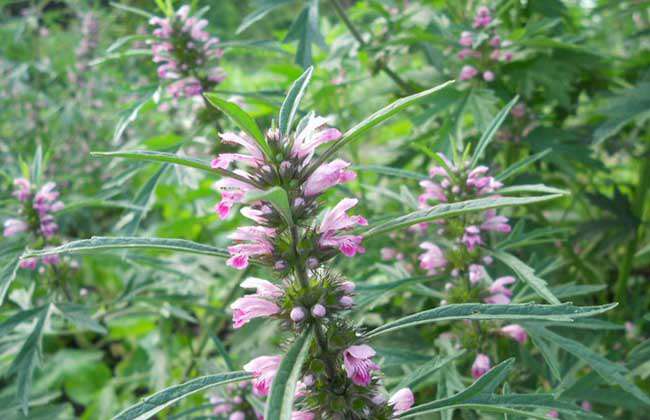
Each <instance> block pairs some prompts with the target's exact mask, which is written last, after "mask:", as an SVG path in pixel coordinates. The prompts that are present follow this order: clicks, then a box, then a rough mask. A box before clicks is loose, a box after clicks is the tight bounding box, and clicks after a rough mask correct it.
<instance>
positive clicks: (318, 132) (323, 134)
mask: <svg viewBox="0 0 650 420" xmlns="http://www.w3.org/2000/svg"><path fill="white" fill-rule="evenodd" d="M339 138H341V132H340V131H339V130H337V129H336V128H330V127H328V126H327V119H325V118H323V117H319V116H316V115H310V116H309V117H308V119H307V121H306V123H305V124H303V126H302V127H299V128H298V132H297V133H296V136H295V139H294V142H293V145H292V148H291V155H292V156H294V157H297V158H300V159H303V158H304V159H305V160H306V161H309V160H311V157H312V156H313V155H314V152H315V151H316V148H317V147H318V146H320V145H321V144H324V143H328V142H331V141H335V140H338V139H339Z"/></svg>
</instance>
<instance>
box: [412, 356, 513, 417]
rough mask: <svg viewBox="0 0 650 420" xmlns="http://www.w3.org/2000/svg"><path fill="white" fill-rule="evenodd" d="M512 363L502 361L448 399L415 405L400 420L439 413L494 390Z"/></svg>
mask: <svg viewBox="0 0 650 420" xmlns="http://www.w3.org/2000/svg"><path fill="white" fill-rule="evenodd" d="M514 361H515V359H507V360H504V361H503V362H501V363H499V364H498V365H496V366H495V367H493V368H492V369H490V370H489V371H488V372H486V373H485V374H484V375H483V376H481V377H480V378H478V379H477V380H476V381H475V382H474V383H473V384H472V385H470V386H468V387H467V388H465V389H464V390H462V391H461V392H459V393H458V394H456V395H453V396H451V397H448V398H443V399H441V400H436V401H432V402H429V403H425V404H420V405H416V406H415V407H413V408H411V409H410V410H408V411H406V412H405V413H403V414H402V415H401V416H400V418H409V417H415V416H419V415H422V414H426V413H431V412H435V411H439V410H441V409H445V408H446V407H450V406H453V405H455V404H459V403H462V402H465V401H467V400H469V399H470V398H472V397H474V396H477V395H479V394H480V393H483V392H490V391H488V390H493V389H495V388H496V387H497V386H499V384H501V383H502V382H503V381H504V380H505V379H506V376H507V375H508V373H509V372H510V370H512V367H513V364H514Z"/></svg>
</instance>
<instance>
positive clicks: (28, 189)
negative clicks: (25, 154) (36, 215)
mask: <svg viewBox="0 0 650 420" xmlns="http://www.w3.org/2000/svg"><path fill="white" fill-rule="evenodd" d="M14 185H15V186H16V187H18V188H17V189H16V190H15V191H14V192H13V195H14V197H16V198H17V199H18V200H19V201H27V200H29V197H30V196H31V195H32V184H30V182H29V181H28V180H26V179H25V178H16V179H14Z"/></svg>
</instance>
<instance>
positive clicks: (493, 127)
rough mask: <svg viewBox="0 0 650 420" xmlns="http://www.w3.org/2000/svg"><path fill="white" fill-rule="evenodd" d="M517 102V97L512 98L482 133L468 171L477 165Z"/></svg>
mask: <svg viewBox="0 0 650 420" xmlns="http://www.w3.org/2000/svg"><path fill="white" fill-rule="evenodd" d="M518 100H519V96H515V97H514V98H512V100H511V101H510V102H508V104H507V105H506V106H505V107H504V108H503V109H502V110H501V111H499V113H498V114H497V116H496V117H494V119H493V120H492V122H491V123H490V126H489V127H488V128H487V130H485V131H484V132H483V135H482V136H481V138H480V139H479V141H478V144H477V145H476V149H474V154H473V155H472V161H471V162H470V164H469V167H470V169H471V168H474V167H475V166H476V165H477V164H478V161H479V159H480V158H481V156H482V155H483V153H484V152H485V149H486V148H487V147H488V145H489V144H490V142H491V141H492V138H494V135H495V134H496V133H497V130H498V129H499V127H501V124H503V121H504V120H505V119H506V117H507V116H508V114H509V113H510V110H511V109H512V107H513V106H514V105H515V104H516V103H517V101H518Z"/></svg>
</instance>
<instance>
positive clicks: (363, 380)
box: [343, 344, 379, 386]
mask: <svg viewBox="0 0 650 420" xmlns="http://www.w3.org/2000/svg"><path fill="white" fill-rule="evenodd" d="M375 354H376V353H375V351H374V350H373V349H372V347H370V346H368V345H366V344H362V345H359V346H350V347H348V348H347V349H346V350H345V351H344V352H343V366H344V367H345V371H346V372H347V374H348V378H350V379H352V382H353V383H355V384H356V385H359V386H368V385H369V384H370V380H371V379H372V376H371V372H372V371H373V370H379V366H378V365H376V364H375V363H373V362H372V360H370V359H371V358H372V357H373V356H374V355H375Z"/></svg>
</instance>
